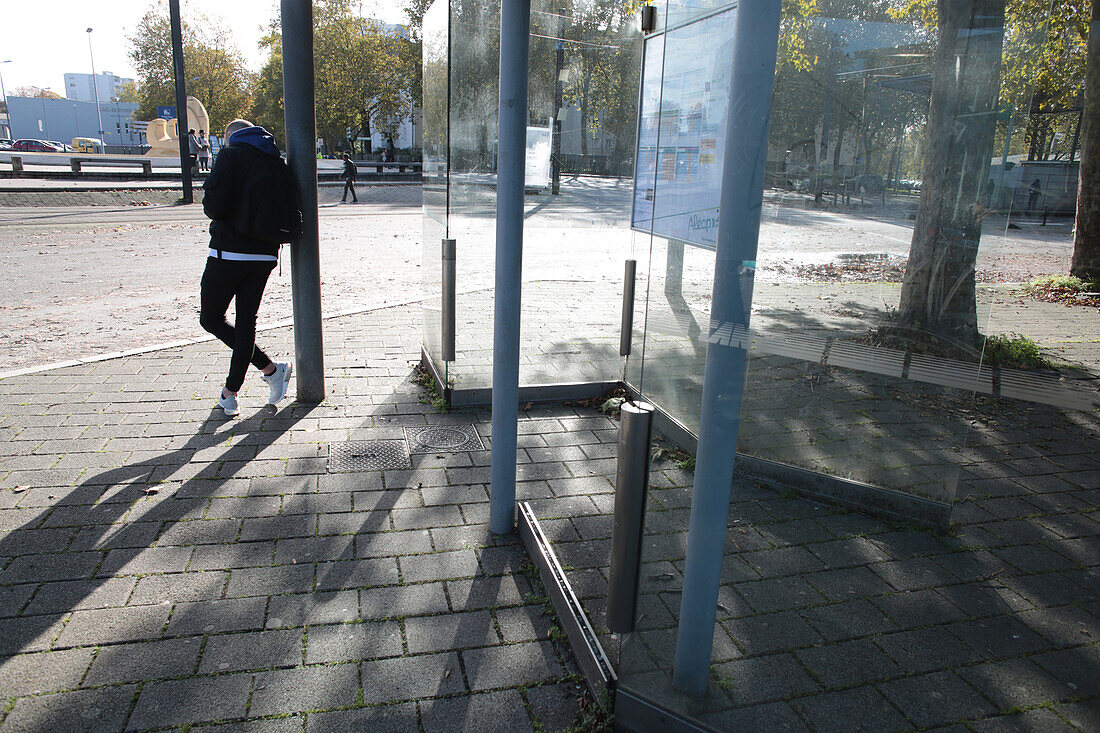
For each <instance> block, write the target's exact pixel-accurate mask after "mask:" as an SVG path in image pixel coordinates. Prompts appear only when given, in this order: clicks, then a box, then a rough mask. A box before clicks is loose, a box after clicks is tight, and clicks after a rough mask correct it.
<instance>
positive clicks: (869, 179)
mask: <svg viewBox="0 0 1100 733" xmlns="http://www.w3.org/2000/svg"><path fill="white" fill-rule="evenodd" d="M885 189H886V181H885V180H884V179H883V177H882V176H880V175H878V174H877V173H863V174H861V175H858V176H853V177H852V178H851V179H849V181H848V190H849V191H851V192H852V193H854V194H865V195H872V194H879V193H882V192H883V191H884V190H885Z"/></svg>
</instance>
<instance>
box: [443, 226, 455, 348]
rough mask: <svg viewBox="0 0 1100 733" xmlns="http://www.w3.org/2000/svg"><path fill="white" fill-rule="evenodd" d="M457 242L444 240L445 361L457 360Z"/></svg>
mask: <svg viewBox="0 0 1100 733" xmlns="http://www.w3.org/2000/svg"><path fill="white" fill-rule="evenodd" d="M456 251H457V248H456V247H455V240H453V239H444V240H443V311H442V314H441V315H442V323H441V324H440V325H441V328H442V329H443V334H442V336H443V348H442V351H443V361H454V360H455V254H456Z"/></svg>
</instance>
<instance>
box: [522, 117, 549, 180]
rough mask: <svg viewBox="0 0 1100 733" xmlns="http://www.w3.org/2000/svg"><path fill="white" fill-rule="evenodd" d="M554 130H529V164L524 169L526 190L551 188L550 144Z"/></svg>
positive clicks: (543, 128)
mask: <svg viewBox="0 0 1100 733" xmlns="http://www.w3.org/2000/svg"><path fill="white" fill-rule="evenodd" d="M552 140H553V128H550V127H528V128H527V162H526V165H525V167H524V175H523V185H524V187H525V188H549V187H550V144H551V141H552Z"/></svg>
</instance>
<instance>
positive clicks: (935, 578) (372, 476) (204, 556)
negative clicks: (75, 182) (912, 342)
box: [0, 306, 1100, 731]
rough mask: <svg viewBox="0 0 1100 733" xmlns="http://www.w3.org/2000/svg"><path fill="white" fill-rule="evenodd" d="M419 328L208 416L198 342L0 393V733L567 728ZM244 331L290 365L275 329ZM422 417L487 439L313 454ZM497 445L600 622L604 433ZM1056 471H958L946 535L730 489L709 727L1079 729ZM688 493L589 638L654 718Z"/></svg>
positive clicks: (1080, 580) (525, 415)
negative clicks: (628, 615)
mask: <svg viewBox="0 0 1100 733" xmlns="http://www.w3.org/2000/svg"><path fill="white" fill-rule="evenodd" d="M419 318H420V312H419V308H418V307H416V306H402V307H395V308H386V309H379V310H375V311H371V312H367V313H361V314H357V315H352V316H346V317H340V318H334V319H330V320H328V321H326V344H327V347H326V354H327V366H326V370H327V372H326V373H327V390H328V395H329V397H328V398H327V399H326V401H325V402H324V403H323V404H321V405H319V406H316V407H307V406H302V405H296V404H289V405H286V406H283V407H282V408H281V409H278V410H276V409H274V408H270V407H262V406H261V403H262V401H263V397H264V389H263V386H264V385H262V383H261V382H260V381H259V380H258V379H255V378H254V377H253V378H251V379H250V381H249V383H248V385H247V386H246V389H245V391H244V392H243V397H242V406H243V410H242V415H241V417H240V418H238V419H236V420H226V419H224V418H223V417H221V416H220V415H219V414H218V411H217V410H213V409H211V408H212V402H213V400H212V398H211V395H212V394H214V392H215V391H216V389H217V388H218V386H219V384H220V381H221V370H222V368H223V367H224V365H225V361H226V354H225V353H224V350H223V349H222V348H221V347H220V346H215V345H213V344H196V345H192V346H186V347H181V348H174V349H168V350H165V351H162V352H157V353H153V354H148V355H140V356H131V357H125V358H120V359H114V360H109V361H103V362H99V363H96V364H88V365H81V366H78V367H68V368H61V369H54V370H50V371H47V372H42V373H39V374H35V375H25V376H21V377H11V378H7V379H4V380H2V381H0V395H2V397H0V399H2V400H3V403H4V408H3V413H4V415H5V416H6V417H5V418H4V419H3V422H2V423H0V433H2V435H3V437H4V438H5V440H4V442H3V448H2V450H3V453H4V458H3V460H2V462H0V466H3V472H2V474H0V476H2V478H0V506H2V507H3V508H2V509H0V527H2V528H3V529H2V534H0V568H2V569H0V627H2V628H3V631H4V633H3V634H0V643H2V645H3V646H2V648H0V654H3V655H4V657H3V661H2V662H0V689H2V690H4V691H5V692H4V695H5V698H6V707H5V710H6V713H5V717H4V718H3V721H2V723H0V731H8V730H54V729H61V728H66V727H67V725H68V724H69V723H71V721H73V720H79V721H80V724H81V725H86V727H88V728H91V729H103V730H115V729H123V728H126V729H135V730H137V729H144V728H165V729H175V728H177V727H179V726H183V725H185V724H187V723H193V724H194V728H192V729H201V728H203V727H205V726H207V725H225V726H228V727H231V728H233V729H238V728H240V727H243V724H244V723H246V722H247V723H248V726H249V727H250V728H251V729H259V730H283V729H284V726H285V729H286V730H333V729H347V728H350V727H353V726H356V725H359V726H362V727H363V728H364V729H368V730H415V729H418V728H419V729H422V730H427V731H434V730H469V729H477V730H501V731H505V730H508V731H511V730H532V729H545V730H558V729H562V728H564V727H566V726H568V725H569V724H571V723H572V722H573V720H574V715H575V714H576V712H577V704H578V702H577V701H578V694H579V693H578V686H577V680H578V678H577V676H576V671H575V666H574V663H573V661H572V660H571V657H570V653H569V651H568V650H567V649H565V648H563V647H562V646H561V645H560V644H559V643H558V642H557V641H556V640H557V639H559V638H561V637H560V634H557V633H555V632H554V631H553V624H554V621H553V620H552V619H551V618H550V617H549V616H548V615H547V614H546V607H545V605H544V603H543V600H544V598H543V596H542V591H541V589H540V588H538V587H537V585H535V584H534V583H533V581H532V579H531V576H530V573H529V571H528V569H527V566H526V564H525V557H524V553H523V550H522V548H521V547H520V546H519V545H518V543H517V542H516V541H515V540H514V539H505V540H494V539H493V538H491V537H490V536H489V535H488V534H487V531H486V522H487V510H488V503H487V500H488V488H487V487H488V482H489V467H488V463H489V451H488V450H487V449H488V447H489V446H490V444H491V434H490V430H489V415H488V414H487V413H485V412H480V411H474V412H461V411H459V412H454V413H451V414H446V415H439V414H435V413H434V412H432V411H431V410H430V408H429V406H428V405H426V404H424V403H423V402H421V401H420V396H419V394H418V391H417V390H418V388H417V387H416V386H415V385H414V384H413V383H412V382H411V377H412V374H413V372H412V368H411V362H412V361H413V360H415V359H416V357H417V353H418V352H417V342H418V327H419V326H418V324H419ZM263 338H264V342H265V346H271V347H272V351H274V352H275V353H286V352H287V351H288V350H289V348H290V346H291V340H292V334H291V333H290V330H289V329H275V330H271V331H267V332H265V334H264V336H263ZM427 425H439V426H456V425H473V426H474V427H475V428H476V430H477V431H478V433H479V434H480V436H481V439H482V441H483V442H484V444H485V446H486V450H473V451H465V452H460V453H443V452H431V453H414V454H412V456H411V459H410V460H411V463H410V464H409V467H408V468H405V469H393V470H370V471H359V472H355V473H332V472H330V470H329V465H328V460H327V459H328V455H329V450H330V447H331V446H333V445H341V444H343V443H345V442H347V441H364V440H385V441H402V440H403V438H404V437H405V433H404V428H406V427H415V426H427ZM520 434H521V435H520V450H519V461H520V464H519V472H518V478H519V485H518V498H519V499H521V500H528V501H531V502H533V505H534V507H535V509H536V513H537V514H538V515H539V517H540V518H541V520H542V522H543V525H544V528H545V529H546V530H547V532H548V534H550V536H551V537H552V539H553V541H554V544H555V548H556V550H557V552H558V553H559V556H560V558H561V560H562V562H563V563H564V564H565V566H566V568H567V569H568V572H569V575H570V578H571V581H572V582H573V584H574V588H575V589H576V590H577V592H578V594H579V595H580V596H581V597H582V598H583V599H584V600H583V602H584V604H585V606H586V608H587V610H588V612H589V613H590V615H591V616H592V618H593V619H594V621H595V623H596V625H597V627H598V628H600V629H602V628H603V621H602V604H603V597H604V594H605V592H606V573H607V567H606V563H607V557H608V547H609V537H610V528H611V516H610V514H611V511H612V503H613V502H612V498H613V488H612V487H613V480H614V472H615V460H614V455H615V442H616V440H617V425H616V423H615V421H614V420H612V419H611V418H609V417H607V416H605V415H601V414H599V413H597V412H595V411H592V410H589V409H587V408H583V407H579V406H575V405H573V406H570V405H561V406H555V405H549V406H539V405H533V406H530V407H528V408H527V409H526V410H524V411H522V412H521V422H520ZM1087 437H1088V436H1086V438H1087ZM1065 447H1066V446H1065V445H1063V448H1065ZM1073 463H1074V465H1072V466H1067V465H1061V466H1059V467H1058V468H1055V467H1054V466H1052V465H1051V464H1050V463H1049V462H1046V461H1043V460H1040V459H1035V458H1031V459H1028V458H1024V457H1022V456H1013V457H1012V459H1011V460H1009V459H1005V460H1001V461H999V462H997V463H995V464H990V465H984V466H981V467H975V468H974V469H973V470H972V471H971V472H970V473H968V474H967V476H966V477H965V486H966V489H965V491H964V492H963V494H962V496H963V497H964V498H965V499H966V500H965V501H964V502H963V503H961V504H960V505H959V506H958V507H957V508H956V514H955V517H956V520H957V524H956V526H955V527H954V528H953V529H952V530H951V531H950V532H947V533H928V532H923V531H919V530H916V529H913V528H911V527H905V526H898V525H891V524H888V523H884V522H881V521H878V520H873V519H869V518H866V517H864V516H861V515H859V514H853V513H848V512H843V511H838V510H836V509H835V508H830V507H826V506H824V505H821V504H818V503H815V502H811V501H807V500H804V499H798V498H795V497H793V496H787V495H783V494H777V493H775V492H773V491H771V490H768V489H766V488H762V487H759V486H755V485H752V484H750V483H746V482H743V481H739V482H738V484H737V486H736V487H735V493H734V501H733V504H732V506H731V516H730V531H729V538H728V547H729V555H728V557H727V558H726V561H725V564H724V578H725V585H724V586H723V590H722V594H721V596H720V599H719V603H720V605H719V618H720V621H721V623H720V626H719V628H718V630H717V634H718V636H716V645H715V664H714V667H713V674H712V681H713V684H712V688H711V690H710V692H709V697H708V698H706V699H705V700H704V701H703V702H702V703H700V702H698V701H696V702H695V703H693V705H694V706H695V708H694V709H696V710H702V711H703V713H704V714H705V715H706V716H707V719H708V720H709V721H710V722H711V723H713V724H714V725H716V726H717V727H719V728H720V729H731V730H732V729H737V728H739V727H741V726H742V725H746V724H755V725H760V724H762V723H764V724H766V725H767V726H768V728H769V729H783V728H791V729H807V730H851V729H853V728H854V727H861V728H863V729H867V730H897V729H907V728H914V729H932V728H937V727H940V726H944V725H954V726H956V727H957V728H958V729H960V730H961V729H963V728H964V727H969V728H970V729H973V730H1004V729H1019V728H1023V729H1040V730H1072V729H1078V730H1095V729H1096V726H1097V725H1100V704H1098V696H1100V687H1097V680H1100V674H1098V672H1100V646H1098V644H1097V639H1098V638H1100V582H1098V581H1100V578H1098V577H1097V566H1098V564H1100V542H1098V539H1097V534H1098V531H1097V527H1098V525H1097V518H1098V516H1100V513H1098V510H1097V507H1098V506H1100V493H1098V492H1100V488H1098V486H1097V481H1096V478H1097V476H1100V462H1098V461H1097V459H1096V457H1095V456H1092V455H1088V454H1084V455H1078V456H1075V457H1074V459H1073ZM1063 464H1064V461H1063ZM1055 473H1056V474H1057V475H1054V474H1055ZM690 485H691V475H690V474H689V473H687V472H685V471H683V470H680V469H678V468H677V467H676V466H675V465H674V464H671V463H668V462H664V463H659V464H657V465H656V466H655V468H654V471H653V473H652V475H651V491H650V499H649V519H648V523H647V539H646V549H645V555H644V559H645V563H646V564H645V567H644V568H643V573H642V578H643V584H644V588H643V595H642V598H641V599H640V603H641V606H640V608H641V609H642V615H641V622H640V624H641V628H642V629H643V631H642V632H640V633H639V634H636V635H634V636H633V637H631V638H629V639H627V640H625V644H624V645H623V647H622V649H621V652H620V651H619V644H618V641H619V640H616V639H613V638H611V637H608V636H607V635H606V633H604V641H605V644H606V645H607V647H608V648H609V649H610V650H611V651H612V652H618V653H617V654H616V656H617V657H618V664H619V667H620V672H621V673H622V675H623V677H624V684H625V685H633V686H634V689H644V690H646V691H648V692H649V693H650V694H651V695H656V696H658V697H662V698H664V699H665V700H666V702H669V703H671V704H673V705H680V706H683V705H685V704H686V702H685V701H683V700H679V699H677V698H676V697H675V696H674V695H673V693H671V692H670V691H668V690H667V685H666V684H665V681H666V680H665V674H666V672H665V670H667V664H668V661H669V659H670V654H669V650H670V648H671V647H670V644H671V642H672V638H673V637H672V634H673V631H674V621H673V620H674V618H675V614H676V611H677V604H678V595H677V592H676V591H677V588H678V586H679V582H680V578H681V576H680V572H681V571H682V559H683V547H684V539H685V537H684V530H685V528H686V512H687V507H688V502H689V498H690ZM853 720H856V721H858V723H857V724H853ZM964 724H965V725H964Z"/></svg>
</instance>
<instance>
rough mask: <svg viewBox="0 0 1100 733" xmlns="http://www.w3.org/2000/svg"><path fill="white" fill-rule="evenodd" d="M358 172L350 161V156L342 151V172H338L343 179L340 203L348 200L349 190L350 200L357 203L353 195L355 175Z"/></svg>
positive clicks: (357, 200)
mask: <svg viewBox="0 0 1100 733" xmlns="http://www.w3.org/2000/svg"><path fill="white" fill-rule="evenodd" d="M358 173H359V169H358V168H356V167H355V163H352V162H351V156H350V155H348V154H347V153H344V172H343V173H341V174H340V176H341V177H342V178H343V179H344V197H343V198H342V199H340V203H342V204H346V203H347V202H348V191H351V202H352V203H353V204H357V203H359V199H358V197H356V195H355V176H356V175H357V174H358Z"/></svg>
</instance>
